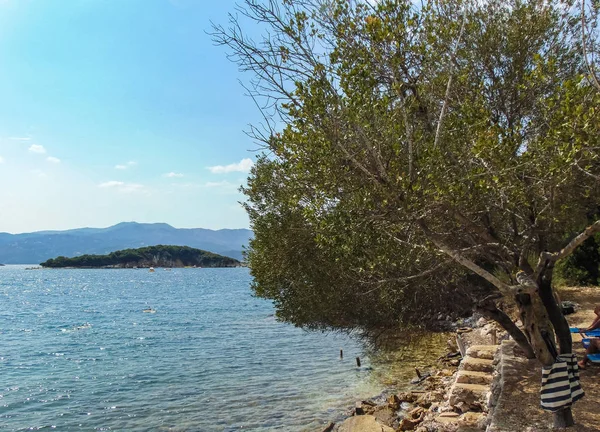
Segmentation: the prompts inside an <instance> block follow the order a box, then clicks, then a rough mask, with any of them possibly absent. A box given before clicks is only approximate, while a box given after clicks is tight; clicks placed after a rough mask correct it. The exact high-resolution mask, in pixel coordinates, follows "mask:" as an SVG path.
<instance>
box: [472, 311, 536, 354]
mask: <svg viewBox="0 0 600 432" xmlns="http://www.w3.org/2000/svg"><path fill="white" fill-rule="evenodd" d="M477 310H478V311H479V312H480V313H481V314H482V315H484V316H485V317H487V318H489V319H492V320H494V321H496V322H497V323H498V324H500V326H502V328H503V329H504V330H506V331H507V332H508V334H509V335H510V336H511V337H512V338H513V339H514V341H515V342H516V343H517V345H519V347H520V348H521V349H522V350H523V352H524V353H525V356H526V357H527V358H528V359H534V358H535V352H534V351H533V348H532V346H531V344H530V343H529V341H528V340H527V337H526V336H525V334H524V333H523V332H522V331H521V330H520V329H519V327H517V325H516V324H515V323H514V322H513V320H512V319H510V317H509V316H508V315H506V314H505V313H504V311H502V310H500V309H498V307H497V306H496V305H495V304H494V303H492V302H489V303H486V304H482V305H478V306H477Z"/></svg>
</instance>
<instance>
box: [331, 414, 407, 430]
mask: <svg viewBox="0 0 600 432" xmlns="http://www.w3.org/2000/svg"><path fill="white" fill-rule="evenodd" d="M337 432H395V431H394V429H392V428H391V427H389V426H386V425H382V424H381V423H379V422H378V421H377V419H376V418H375V417H374V416H371V415H362V416H357V417H350V418H349V419H346V420H345V421H344V422H342V423H341V424H340V425H339V426H338V428H337Z"/></svg>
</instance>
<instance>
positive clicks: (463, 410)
mask: <svg viewBox="0 0 600 432" xmlns="http://www.w3.org/2000/svg"><path fill="white" fill-rule="evenodd" d="M454 408H456V409H457V410H458V411H460V412H461V413H466V412H467V411H469V406H468V405H467V404H466V403H464V402H459V403H457V404H456V405H455V406H454Z"/></svg>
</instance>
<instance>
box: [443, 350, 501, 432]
mask: <svg viewBox="0 0 600 432" xmlns="http://www.w3.org/2000/svg"><path fill="white" fill-rule="evenodd" d="M498 348H499V346H498V345H474V346H472V347H470V348H469V349H468V350H467V352H466V355H465V357H464V359H463V360H462V362H461V364H460V367H459V369H458V373H457V375H456V380H455V382H454V384H453V385H452V387H451V388H450V392H449V398H448V402H449V404H450V406H451V407H452V409H453V410H454V411H451V412H445V413H442V414H440V415H439V416H438V417H437V418H436V421H437V422H438V423H445V424H448V423H454V422H460V423H461V424H465V423H471V424H473V425H475V424H479V423H481V422H485V417H486V416H485V411H487V407H488V403H489V398H490V395H491V384H492V381H493V379H494V375H493V374H494V356H495V354H496V351H497V350H498ZM465 430H466V429H465Z"/></svg>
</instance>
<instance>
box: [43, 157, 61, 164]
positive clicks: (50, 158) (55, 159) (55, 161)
mask: <svg viewBox="0 0 600 432" xmlns="http://www.w3.org/2000/svg"><path fill="white" fill-rule="evenodd" d="M46 160H47V161H48V162H50V163H54V164H58V163H60V159H59V158H57V157H54V156H48V157H47V158H46Z"/></svg>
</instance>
